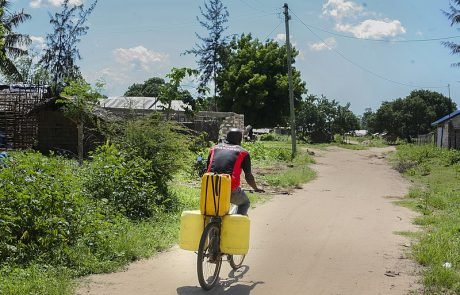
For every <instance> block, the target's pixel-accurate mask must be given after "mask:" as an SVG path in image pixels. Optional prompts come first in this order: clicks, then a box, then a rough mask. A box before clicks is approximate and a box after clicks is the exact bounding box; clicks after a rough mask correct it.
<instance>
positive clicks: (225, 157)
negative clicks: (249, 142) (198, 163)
mask: <svg viewBox="0 0 460 295" xmlns="http://www.w3.org/2000/svg"><path fill="white" fill-rule="evenodd" d="M242 139H243V133H242V132H241V130H239V129H238V128H231V129H230V131H229V132H228V133H227V136H226V140H225V141H224V142H223V143H219V144H217V145H215V146H214V147H212V148H211V150H210V151H209V156H208V161H207V165H206V167H207V172H214V173H225V174H230V175H231V178H232V194H231V198H230V202H231V203H232V204H235V205H237V206H238V211H237V214H242V215H247V214H248V210H249V206H250V201H249V198H248V196H247V195H246V193H245V192H244V190H242V189H241V187H240V176H241V171H244V176H245V179H246V182H247V183H248V184H249V185H250V186H251V187H252V188H253V189H254V191H255V192H264V190H262V189H259V188H258V187H257V184H256V181H255V179H254V175H252V173H251V158H250V156H249V152H248V151H246V150H245V149H244V148H242V147H241V140H242Z"/></svg>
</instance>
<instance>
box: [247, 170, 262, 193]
mask: <svg viewBox="0 0 460 295" xmlns="http://www.w3.org/2000/svg"><path fill="white" fill-rule="evenodd" d="M244 178H245V179H246V182H247V183H248V184H249V185H250V186H251V187H252V188H253V189H254V191H256V192H263V190H262V189H260V188H258V187H257V184H256V180H255V178H254V175H252V173H245V174H244Z"/></svg>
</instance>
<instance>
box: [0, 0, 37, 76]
mask: <svg viewBox="0 0 460 295" xmlns="http://www.w3.org/2000/svg"><path fill="white" fill-rule="evenodd" d="M9 6H10V1H8V0H0V71H1V72H2V74H3V75H4V76H5V77H6V78H7V79H8V80H11V81H16V82H18V81H21V82H22V81H23V78H24V77H23V76H22V74H21V72H20V71H19V70H18V69H17V67H16V65H15V63H14V59H16V58H19V57H22V56H26V55H27V50H25V49H23V48H22V46H25V45H29V44H30V42H31V40H30V38H29V36H28V35H25V34H20V33H17V32H14V29H15V28H16V27H17V26H18V25H20V24H21V23H23V22H25V21H26V20H29V19H30V18H31V16H30V14H27V13H25V12H24V10H21V11H19V12H9V11H8V7H9Z"/></svg>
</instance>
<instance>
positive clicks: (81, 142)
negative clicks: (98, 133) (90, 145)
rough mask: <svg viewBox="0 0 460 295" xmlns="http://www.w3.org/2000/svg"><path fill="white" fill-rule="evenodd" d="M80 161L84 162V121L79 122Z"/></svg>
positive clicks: (80, 162)
mask: <svg viewBox="0 0 460 295" xmlns="http://www.w3.org/2000/svg"><path fill="white" fill-rule="evenodd" d="M77 129H78V139H77V140H78V163H79V164H80V165H82V164H83V136H84V134H83V121H80V122H78V124H77Z"/></svg>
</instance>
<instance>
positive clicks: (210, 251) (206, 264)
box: [197, 223, 222, 290]
mask: <svg viewBox="0 0 460 295" xmlns="http://www.w3.org/2000/svg"><path fill="white" fill-rule="evenodd" d="M219 244H220V228H219V225H218V224H216V223H210V224H208V225H207V226H206V227H205V229H204V231H203V234H202V235H201V240H200V245H199V247H198V259H197V272H198V281H199V282H200V286H201V288H203V289H204V290H211V289H212V288H213V287H214V286H215V285H216V283H217V282H218V281H219V272H220V267H221V265H222V256H221V254H220V251H219Z"/></svg>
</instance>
